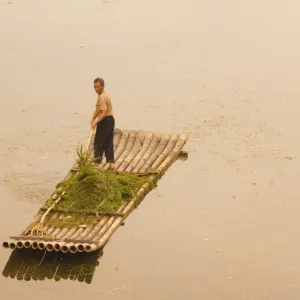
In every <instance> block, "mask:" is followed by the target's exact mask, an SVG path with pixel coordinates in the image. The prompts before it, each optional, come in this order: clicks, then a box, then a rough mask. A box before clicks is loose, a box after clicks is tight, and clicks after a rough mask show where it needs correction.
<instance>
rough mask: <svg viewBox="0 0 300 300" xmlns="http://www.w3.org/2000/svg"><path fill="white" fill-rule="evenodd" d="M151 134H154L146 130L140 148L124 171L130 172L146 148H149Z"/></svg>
mask: <svg viewBox="0 0 300 300" xmlns="http://www.w3.org/2000/svg"><path fill="white" fill-rule="evenodd" d="M153 136H154V133H153V132H148V133H147V134H146V135H145V138H144V141H143V143H142V147H141V148H140V150H139V152H138V153H137V155H136V156H135V157H134V159H133V160H132V161H131V162H130V164H129V165H128V167H127V168H126V170H125V172H132V170H133V169H134V168H135V167H136V166H137V164H138V163H139V162H140V160H141V159H142V157H143V156H144V154H145V153H146V151H147V149H148V148H149V146H150V143H151V141H152V138H153Z"/></svg>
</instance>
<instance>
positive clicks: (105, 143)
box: [91, 78, 115, 169]
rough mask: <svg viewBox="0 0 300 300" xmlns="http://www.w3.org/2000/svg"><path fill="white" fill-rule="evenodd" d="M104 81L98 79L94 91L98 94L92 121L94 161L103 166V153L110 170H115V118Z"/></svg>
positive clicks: (95, 81)
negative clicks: (94, 130)
mask: <svg viewBox="0 0 300 300" xmlns="http://www.w3.org/2000/svg"><path fill="white" fill-rule="evenodd" d="M104 86H105V84H104V80H103V79H102V78H96V79H95V80H94V89H95V92H96V93H97V94H98V99H97V103H96V109H95V112H94V114H93V116H92V119H91V128H92V129H95V128H96V135H95V141H94V160H95V163H96V164H99V165H100V164H101V162H102V157H103V153H105V157H106V161H107V162H108V163H109V165H110V166H109V168H110V169H115V164H114V163H115V158H114V144H113V139H114V129H115V119H114V116H113V110H112V103H111V99H110V97H109V96H108V94H107V92H106V91H105V89H104Z"/></svg>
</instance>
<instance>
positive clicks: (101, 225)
mask: <svg viewBox="0 0 300 300" xmlns="http://www.w3.org/2000/svg"><path fill="white" fill-rule="evenodd" d="M124 207H125V204H123V205H121V206H120V207H119V209H118V210H117V213H121V212H122V211H123V209H124ZM115 218H116V217H103V219H102V220H101V221H100V222H99V223H98V225H97V226H96V227H95V228H94V229H93V230H92V231H91V232H90V234H88V235H87V236H86V237H85V240H86V241H91V240H94V237H95V236H96V235H97V234H99V233H100V232H103V231H104V230H105V228H104V226H106V224H107V223H108V222H110V220H114V219H115ZM103 228H104V229H103Z"/></svg>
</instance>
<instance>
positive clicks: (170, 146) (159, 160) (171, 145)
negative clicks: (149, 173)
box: [151, 133, 179, 170]
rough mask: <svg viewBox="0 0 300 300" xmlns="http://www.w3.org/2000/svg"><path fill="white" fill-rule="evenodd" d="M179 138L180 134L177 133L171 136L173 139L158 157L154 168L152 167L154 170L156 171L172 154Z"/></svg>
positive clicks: (153, 165)
mask: <svg viewBox="0 0 300 300" xmlns="http://www.w3.org/2000/svg"><path fill="white" fill-rule="evenodd" d="M178 137H179V134H177V133H172V134H171V137H170V139H169V142H168V143H167V146H166V147H165V149H164V150H163V151H162V152H161V154H160V155H159V156H158V158H157V159H156V160H155V161H154V163H153V164H152V166H151V168H152V169H154V170H155V169H156V168H157V167H158V166H159V165H160V164H161V163H162V162H163V161H164V160H165V159H166V157H167V156H168V155H169V154H170V152H171V151H172V149H173V148H174V146H175V143H176V141H177V139H178Z"/></svg>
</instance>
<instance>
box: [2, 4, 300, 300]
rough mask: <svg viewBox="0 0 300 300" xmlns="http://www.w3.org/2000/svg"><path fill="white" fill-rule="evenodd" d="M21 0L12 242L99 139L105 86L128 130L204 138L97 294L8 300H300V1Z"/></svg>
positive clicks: (149, 204)
mask: <svg viewBox="0 0 300 300" xmlns="http://www.w3.org/2000/svg"><path fill="white" fill-rule="evenodd" d="M11 2H12V3H10V4H8V2H7V0H5V1H4V0H3V1H1V3H0V25H1V26H0V37H1V46H0V82H1V100H0V138H1V141H0V142H1V144H0V164H1V174H0V177H1V178H0V180H1V185H0V190H1V202H2V209H1V212H0V224H1V231H0V238H1V240H3V239H6V238H7V236H9V235H11V234H16V233H19V232H20V231H21V230H22V229H23V228H24V227H25V226H26V225H27V224H28V222H30V220H31V219H32V216H33V214H34V213H35V212H36V211H37V209H38V208H39V207H40V205H41V203H43V201H44V200H45V197H47V195H48V194H49V193H50V192H51V191H52V189H53V188H54V186H55V185H56V183H58V182H59V181H60V180H61V179H62V178H63V177H64V175H65V174H66V173H67V171H68V170H69V168H70V166H71V164H72V162H73V160H74V150H75V149H76V145H77V143H79V142H84V141H86V139H87V135H88V130H89V119H90V116H91V113H92V110H93V106H94V102H95V94H94V92H93V89H92V80H93V79H94V77H96V76H103V77H104V78H105V79H106V81H107V88H108V90H109V92H110V94H111V96H112V99H113V101H114V110H115V113H116V119H117V124H116V125H117V126H118V127H120V128H137V129H153V130H161V131H179V130H183V131H187V132H189V133H190V134H191V139H190V141H189V143H188V145H187V149H188V150H189V151H190V156H189V159H188V161H186V162H177V163H176V164H175V165H173V167H172V168H171V169H170V171H168V173H167V175H166V176H164V178H163V179H162V180H161V181H160V183H159V186H158V188H157V189H156V190H155V191H153V192H152V193H151V194H149V195H148V197H147V198H146V200H145V201H144V202H143V203H142V205H141V206H140V208H139V209H138V210H137V211H136V212H135V213H134V214H132V215H131V216H130V218H129V219H128V220H127V222H126V226H125V227H122V228H121V229H120V230H118V231H117V233H116V234H115V235H114V236H113V238H112V239H111V241H110V243H109V244H108V246H107V247H106V248H105V251H104V255H103V257H102V258H101V259H100V260H99V266H98V267H97V268H96V272H95V274H94V278H93V281H92V283H91V284H90V285H87V284H84V283H76V282H72V281H69V280H68V281H60V282H59V283H57V282H55V281H49V280H45V281H42V282H38V283H37V282H35V281H30V282H24V281H23V282H21V281H18V280H16V279H8V278H4V277H1V278H0V284H1V289H0V298H1V299H3V300H6V299H9V300H10V299H22V300H28V299H33V298H34V299H38V298H39V297H42V298H40V299H45V300H50V299H51V300H61V299H74V300H77V299H82V298H85V299H91V300H92V299H99V298H102V299H120V300H121V299H130V300H135V299H136V300H137V299H138V300H140V299H149V300H150V299H151V300H152V299H161V300H162V299H172V300H175V299H184V298H188V299H191V300H192V299H193V300H194V299H205V300H233V299H239V300H270V299H272V300H283V299H284V300H286V299H297V298H299V295H300V284H299V282H300V281H299V280H300V268H299V267H300V259H299V252H300V243H299V242H300V239H299V225H300V221H299V216H298V215H299V209H300V201H299V196H300V192H299V188H297V186H298V184H299V175H300V163H299V153H300V142H299V134H298V128H299V126H300V121H299V113H300V102H299V98H300V90H299V78H300V49H299V48H300V42H299V36H300V4H299V1H296V0H294V1H293V0H290V1H270V0H265V1H257V0H254V1H248V2H245V1H235V0H229V1H221V0H218V1H199V0H197V1H196V0H185V1H178V0H176V1H174V0H172V1H171V0H164V1H158V0H152V1H144V0H139V1H138V0H127V1H124V0H116V1H99V0H98V1H96V0H90V1H83V0H76V1H69V0H65V1H58V0H52V1H38V0H22V1H20V0H11ZM10 254H11V253H10V251H7V250H0V263H1V265H2V266H3V267H2V268H4V267H5V265H6V262H7V260H8V258H9V256H10Z"/></svg>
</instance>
